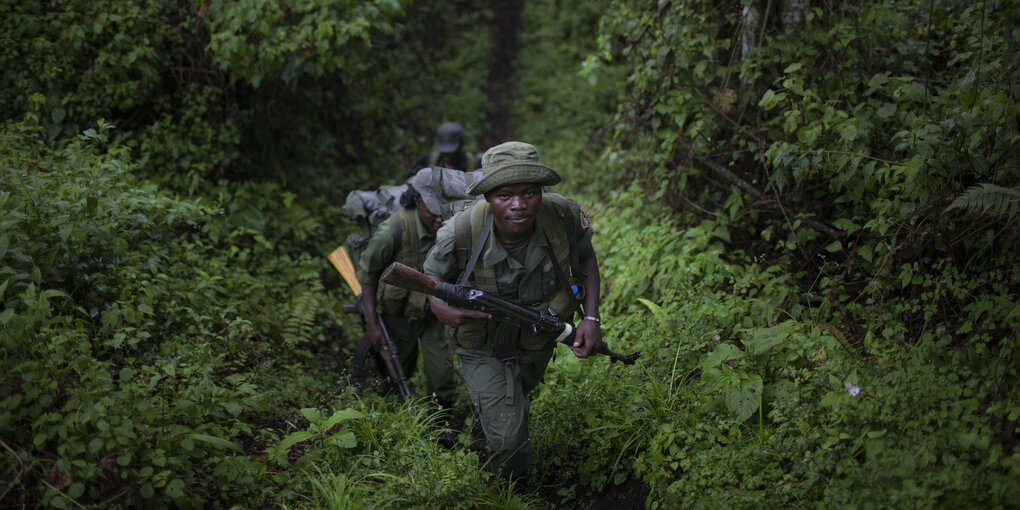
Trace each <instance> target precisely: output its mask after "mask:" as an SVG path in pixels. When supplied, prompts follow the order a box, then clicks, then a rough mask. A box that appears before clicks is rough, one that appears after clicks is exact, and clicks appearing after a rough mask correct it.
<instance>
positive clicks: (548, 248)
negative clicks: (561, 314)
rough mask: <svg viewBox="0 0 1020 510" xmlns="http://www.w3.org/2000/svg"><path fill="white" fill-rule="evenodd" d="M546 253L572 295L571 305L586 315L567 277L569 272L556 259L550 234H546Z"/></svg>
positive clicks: (564, 288) (559, 277)
mask: <svg viewBox="0 0 1020 510" xmlns="http://www.w3.org/2000/svg"><path fill="white" fill-rule="evenodd" d="M545 253H546V255H548V257H549V260H551V261H552V264H553V269H555V270H556V278H558V279H559V280H560V282H561V283H562V284H563V290H564V291H565V292H566V293H567V295H569V296H570V305H571V308H573V309H574V311H575V312H577V313H578V314H579V315H580V316H581V317H584V311H583V310H581V303H579V302H578V301H577V294H574V291H573V290H571V288H570V280H568V279H567V274H566V273H564V272H563V268H562V267H560V263H559V262H558V261H557V260H556V254H554V253H553V250H552V243H550V242H549V236H546V244H545Z"/></svg>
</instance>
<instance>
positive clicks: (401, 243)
mask: <svg viewBox="0 0 1020 510" xmlns="http://www.w3.org/2000/svg"><path fill="white" fill-rule="evenodd" d="M432 171H433V169H432V168H426V169H422V170H420V171H419V172H418V173H416V174H415V176H414V177H412V178H411V179H410V180H409V181H408V185H409V186H408V189H407V191H406V192H405V193H404V194H403V195H402V196H401V198H400V203H401V205H402V206H403V207H404V208H403V209H402V210H400V211H398V212H396V213H393V214H392V215H391V216H390V217H389V219H387V220H386V221H384V222H383V223H382V224H381V225H380V226H379V229H378V230H377V231H376V233H375V234H374V235H373V236H372V238H371V239H370V240H369V241H368V245H367V246H366V247H365V250H364V252H363V253H362V254H361V256H360V257H359V259H358V266H357V273H358V282H359V283H361V289H362V293H363V296H362V300H363V301H362V303H363V305H364V307H365V335H366V338H367V339H368V341H369V342H370V343H371V344H372V346H373V347H374V348H375V350H376V352H379V353H380V354H381V353H382V352H383V350H385V349H386V343H385V342H384V341H383V331H382V328H381V327H380V324H379V319H378V317H377V315H376V311H377V307H378V311H379V312H381V313H380V315H382V320H383V323H384V324H385V326H386V330H387V331H388V332H389V334H390V338H391V339H392V340H393V343H394V345H396V347H397V353H398V355H399V356H400V362H401V365H402V366H403V369H404V374H405V375H406V376H407V377H408V378H410V377H411V374H413V373H414V370H415V368H416V367H417V360H418V340H419V339H420V340H421V350H422V356H423V361H424V363H423V364H424V370H425V379H426V382H427V385H428V388H427V389H428V393H429V394H430V395H434V396H435V398H436V400H437V401H438V402H439V404H440V405H441V406H442V407H444V408H450V407H452V405H453V403H454V400H455V399H456V396H457V380H456V371H455V370H454V368H453V365H452V364H451V363H450V356H449V339H448V336H447V335H446V331H445V327H444V326H443V324H442V323H441V322H439V320H438V319H436V317H435V315H433V314H432V312H431V310H430V309H429V306H428V303H427V301H426V299H425V295H424V294H421V293H418V292H409V291H407V290H405V289H402V288H400V287H395V286H392V285H387V284H385V283H381V282H379V276H380V275H381V273H382V272H383V270H385V269H386V267H388V266H389V265H390V264H391V263H393V262H400V263H402V264H405V265H407V266H410V267H414V268H417V269H418V270H421V269H422V266H423V264H424V262H425V256H426V255H427V254H428V252H429V250H430V249H431V248H432V245H433V244H434V243H435V240H436V232H437V231H438V230H439V227H440V226H441V225H442V224H443V218H442V217H441V216H440V211H441V210H442V209H441V207H440V203H439V199H438V197H437V195H436V192H435V190H434V189H433V178H432V177H433V176H432ZM437 171H441V169H438V170H437Z"/></svg>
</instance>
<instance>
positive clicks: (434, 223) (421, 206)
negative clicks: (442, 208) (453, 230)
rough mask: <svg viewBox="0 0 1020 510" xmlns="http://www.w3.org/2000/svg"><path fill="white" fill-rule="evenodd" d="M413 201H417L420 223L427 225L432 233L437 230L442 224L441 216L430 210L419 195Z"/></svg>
mask: <svg viewBox="0 0 1020 510" xmlns="http://www.w3.org/2000/svg"><path fill="white" fill-rule="evenodd" d="M415 201H416V202H417V203H418V218H420V219H421V222H422V224H423V225H425V226H426V227H428V228H429V230H431V231H432V233H436V232H439V227H442V226H443V217H442V216H440V215H439V214H437V213H433V212H432V211H430V210H429V208H428V206H427V205H425V201H424V200H422V199H421V197H419V198H416V199H415Z"/></svg>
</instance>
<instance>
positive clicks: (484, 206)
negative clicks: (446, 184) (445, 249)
mask: <svg viewBox="0 0 1020 510" xmlns="http://www.w3.org/2000/svg"><path fill="white" fill-rule="evenodd" d="M491 218H492V211H491V209H490V207H489V203H488V202H486V201H484V200H479V201H478V202H475V204H474V205H472V206H471V207H470V208H468V209H467V210H465V211H464V212H462V213H461V214H459V215H457V218H456V219H455V220H454V221H455V223H454V225H453V227H454V230H453V243H454V248H455V251H456V252H457V265H458V267H459V268H460V271H461V275H460V277H459V278H458V279H457V281H458V282H465V283H466V282H467V281H468V280H469V279H470V277H471V276H472V274H473V276H474V282H475V286H476V287H478V288H479V289H482V290H485V291H496V272H495V271H494V270H493V268H491V267H478V257H479V256H480V254H481V252H482V251H483V250H484V249H485V247H486V246H488V243H489V242H491V241H490V238H491V236H490V235H489V232H490V231H491V229H492V225H491ZM486 224H489V225H488V228H486ZM473 252H477V255H475V256H474V257H473V260H469V258H471V255H472V254H473ZM468 268H470V270H469V269H468ZM461 285H463V283H462V284H461Z"/></svg>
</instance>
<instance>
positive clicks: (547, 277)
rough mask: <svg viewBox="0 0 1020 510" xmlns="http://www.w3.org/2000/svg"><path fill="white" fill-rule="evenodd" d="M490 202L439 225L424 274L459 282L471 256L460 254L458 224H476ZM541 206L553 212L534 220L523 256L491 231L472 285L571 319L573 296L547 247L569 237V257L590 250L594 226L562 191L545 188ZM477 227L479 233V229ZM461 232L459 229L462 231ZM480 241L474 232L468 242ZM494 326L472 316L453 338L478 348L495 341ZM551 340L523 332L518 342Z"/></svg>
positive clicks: (538, 344) (527, 345)
mask: <svg viewBox="0 0 1020 510" xmlns="http://www.w3.org/2000/svg"><path fill="white" fill-rule="evenodd" d="M487 207H488V204H487V203H486V202H484V201H479V202H478V203H476V204H475V205H474V206H472V207H471V208H469V209H467V210H465V211H464V212H462V213H460V215H464V214H467V215H473V216H472V217H471V220H470V222H465V221H463V219H461V221H458V218H460V215H458V216H457V217H455V218H454V219H453V220H451V221H446V222H444V223H443V227H442V228H440V229H439V232H438V234H437V235H436V245H435V248H434V249H433V250H432V251H431V252H430V253H429V256H428V259H427V260H426V261H425V270H424V273H425V274H427V275H433V276H438V277H440V278H442V279H444V280H446V281H449V282H455V281H457V279H458V277H459V276H460V273H461V272H462V271H463V268H462V267H461V264H462V263H463V262H462V260H466V259H467V258H468V257H467V256H464V254H463V253H462V254H461V256H460V257H459V258H458V254H457V250H458V248H457V242H456V236H457V231H456V228H457V227H456V226H457V225H458V224H461V225H462V226H463V225H464V224H465V223H468V224H470V225H471V226H474V225H475V224H476V223H477V221H478V220H480V219H481V218H484V216H485V215H484V214H478V213H479V212H481V213H484V212H485V211H487ZM542 207H549V208H550V209H549V211H552V214H545V215H542V214H540V215H539V220H540V221H538V222H537V223H536V228H535V232H533V233H532V235H531V237H530V238H529V239H528V241H527V247H526V248H525V249H524V252H523V253H524V256H523V257H522V258H523V261H518V260H517V259H515V258H514V257H512V256H511V255H510V254H509V253H508V252H507V250H506V248H505V247H504V246H503V243H501V242H500V241H499V240H498V239H497V238H496V235H495V233H494V232H493V233H491V234H490V235H489V239H488V241H487V242H486V245H485V247H484V248H483V251H482V253H481V256H479V258H478V262H477V263H476V266H475V277H476V281H475V282H470V283H469V284H470V285H472V286H475V287H479V288H482V290H485V291H488V292H495V293H497V294H498V295H499V296H500V297H502V298H504V299H508V300H510V301H513V302H515V303H520V304H522V305H525V306H530V307H533V308H535V309H545V307H548V306H552V307H553V308H554V309H555V310H556V311H557V313H558V314H559V315H560V318H561V319H563V320H570V318H571V315H572V307H571V305H572V304H573V301H570V300H569V296H563V295H562V294H564V293H565V292H566V291H565V287H566V286H565V285H564V283H563V282H560V281H559V280H558V278H557V272H556V269H555V266H554V265H553V262H552V261H551V260H550V257H549V252H550V251H553V252H554V253H555V251H556V250H555V249H553V250H550V249H548V248H547V247H549V248H553V247H552V246H550V245H551V244H552V245H558V244H560V243H562V242H564V241H565V244H566V246H568V247H569V251H570V254H571V256H572V257H576V255H575V254H576V253H578V252H579V251H581V249H583V248H588V249H590V247H591V236H592V229H591V226H590V225H589V224H588V219H587V217H586V216H585V215H584V213H583V212H582V211H581V206H580V205H578V204H577V202H575V201H573V200H570V199H567V198H564V197H562V196H560V195H555V194H552V193H545V194H544V196H543V206H542ZM542 218H546V220H547V221H558V222H562V224H561V225H543V224H542V221H541V219H542ZM550 218H551V219H550ZM474 230H475V231H476V232H477V230H478V229H474ZM557 233H558V234H559V235H561V236H565V237H566V239H555V238H552V237H550V236H555V235H557ZM463 234H464V233H463V232H461V235H463ZM476 241H477V238H476V237H472V238H471V242H470V245H471V246H472V247H473V246H474V243H475V242H476ZM557 264H558V265H559V266H560V268H561V270H562V271H564V272H565V273H567V274H569V272H570V271H571V266H572V263H571V262H570V261H569V260H567V259H566V258H564V260H561V261H558V262H557ZM479 274H486V275H488V276H484V277H481V278H479V277H478V275H479ZM490 278H491V279H493V280H494V282H493V281H491V280H490ZM493 331H494V324H493V321H469V322H467V323H465V324H464V325H462V326H461V327H460V328H458V331H457V334H456V335H455V338H456V339H457V343H458V344H460V345H461V346H463V347H465V348H468V349H477V348H478V347H481V346H482V345H485V344H486V343H491V342H492V341H493V338H492V335H493ZM549 340H551V338H544V337H542V338H538V337H534V338H533V337H531V336H529V335H528V334H527V333H525V334H522V336H521V339H520V347H522V348H524V349H540V348H542V347H543V346H545V345H546V344H547V343H548V341H549Z"/></svg>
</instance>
